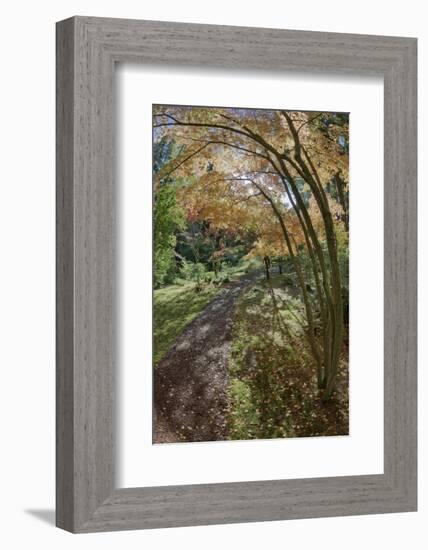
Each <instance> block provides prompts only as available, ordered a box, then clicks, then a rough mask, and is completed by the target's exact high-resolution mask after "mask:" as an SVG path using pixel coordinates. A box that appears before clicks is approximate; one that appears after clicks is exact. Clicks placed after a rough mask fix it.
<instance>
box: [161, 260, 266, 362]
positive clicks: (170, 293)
mask: <svg viewBox="0 0 428 550" xmlns="http://www.w3.org/2000/svg"><path fill="white" fill-rule="evenodd" d="M260 266H261V262H260V261H259V260H257V259H251V260H242V261H241V262H240V263H239V264H238V265H237V266H234V267H228V268H223V269H222V271H220V272H219V274H218V276H217V278H216V275H215V273H214V272H206V273H205V276H204V282H203V284H202V285H201V288H200V290H198V291H196V283H195V282H194V281H193V282H192V281H186V280H185V279H179V278H177V279H176V283H177V284H174V285H169V286H166V287H164V288H160V289H158V290H155V291H154V363H155V364H157V363H158V362H159V361H160V360H161V359H162V357H163V356H164V355H165V353H166V352H167V351H168V350H169V348H170V347H171V345H172V344H173V342H174V341H175V339H176V338H177V337H178V336H179V335H180V334H181V332H182V331H183V329H184V328H185V327H186V325H188V324H189V323H190V322H191V321H192V320H193V319H194V318H195V317H196V316H197V315H198V313H200V312H201V311H202V310H203V309H204V307H205V306H206V305H207V304H208V303H209V302H210V301H211V300H212V299H213V298H214V297H215V296H216V295H217V294H218V293H219V291H220V290H221V288H222V287H223V286H224V285H225V284H228V283H230V282H233V281H237V280H238V279H240V278H241V277H243V276H244V275H246V274H247V273H248V272H250V271H254V270H255V269H258V268H260ZM208 281H210V282H208Z"/></svg>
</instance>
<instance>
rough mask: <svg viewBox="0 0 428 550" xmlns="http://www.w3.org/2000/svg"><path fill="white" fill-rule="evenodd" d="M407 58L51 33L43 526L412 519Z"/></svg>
mask: <svg viewBox="0 0 428 550" xmlns="http://www.w3.org/2000/svg"><path fill="white" fill-rule="evenodd" d="M416 78H417V76H416V39H414V38H402V37H385V36H364V35H347V34H333V33H318V32H306V31H289V30H276V29H258V28H244V27H225V26H211V25H195V24H183V23H168V22H153V21H134V20H122V19H103V18H91V17H73V18H71V19H67V20H65V21H61V22H59V23H58V24H57V447H56V452H57V474H56V476H57V477H56V481H57V526H58V527H61V528H63V529H66V530H68V531H71V532H76V533H83V532H94V531H108V530H123V529H143V528H160V527H172V526H186V525H207V524H216V523H235V522H250V521H271V520H283V519H292V518H311V517H323V516H325V517H327V516H338V515H356V514H375V513H387V512H405V511H414V510H416V507H417V430H416V428H417V425H416V420H417V419H416V410H417V407H416V397H417V387H416V297H417V289H416V166H417V163H416V158H417V157H416V156H417V140H416V115H417V106H416V84H417V81H416Z"/></svg>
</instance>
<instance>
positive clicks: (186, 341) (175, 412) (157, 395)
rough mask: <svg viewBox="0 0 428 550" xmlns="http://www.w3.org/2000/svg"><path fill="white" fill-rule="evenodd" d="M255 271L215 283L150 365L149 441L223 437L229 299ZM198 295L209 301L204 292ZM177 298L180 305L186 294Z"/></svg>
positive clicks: (253, 278) (231, 316)
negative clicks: (151, 408)
mask: <svg viewBox="0 0 428 550" xmlns="http://www.w3.org/2000/svg"><path fill="white" fill-rule="evenodd" d="M261 276H262V275H261V274H260V272H253V273H249V274H246V275H244V276H243V277H242V278H240V279H239V280H238V281H235V282H232V283H229V284H227V285H225V286H223V287H222V288H221V290H217V289H216V291H215V294H217V295H216V296H215V297H214V298H213V299H212V300H211V302H209V303H208V304H207V305H206V307H205V308H204V309H203V310H202V312H201V313H200V314H199V315H197V316H196V317H195V318H194V319H193V320H192V321H191V322H190V323H188V324H187V326H185V328H184V330H183V332H182V333H181V334H180V336H179V337H178V338H177V339H176V340H175V342H174V344H173V345H172V347H171V348H170V349H169V351H168V352H167V353H166V354H165V355H164V356H163V358H162V359H161V360H160V361H159V362H158V363H157V365H156V366H155V368H154V375H153V378H154V380H153V390H154V403H155V406H154V414H153V442H154V443H173V442H179V441H219V440H225V439H229V437H228V429H227V427H228V419H227V414H228V405H229V396H228V381H229V380H228V368H227V365H228V357H229V354H230V349H231V344H232V327H233V320H234V313H235V305H236V302H237V300H238V298H239V296H240V295H241V293H242V292H243V290H244V289H245V288H247V287H248V286H250V285H251V284H253V283H254V282H255V281H256V280H257V279H258V278H259V277H261ZM193 293H195V290H193ZM215 294H214V295H215ZM201 299H202V300H207V301H209V296H208V297H207V296H203V297H202V298H201ZM180 303H181V304H182V309H183V310H186V300H185V299H184V300H181V301H180ZM199 305H200V304H199ZM199 305H198V306H197V307H199ZM187 313H188V310H187Z"/></svg>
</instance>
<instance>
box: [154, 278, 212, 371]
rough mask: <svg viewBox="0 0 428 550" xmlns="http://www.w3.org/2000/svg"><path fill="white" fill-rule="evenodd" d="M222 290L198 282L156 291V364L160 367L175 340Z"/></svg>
mask: <svg viewBox="0 0 428 550" xmlns="http://www.w3.org/2000/svg"><path fill="white" fill-rule="evenodd" d="M220 290H221V287H216V286H213V285H204V286H203V287H202V289H201V290H200V291H199V292H196V290H195V283H192V282H186V283H184V284H182V285H171V286H168V287H165V288H161V289H159V290H155V292H154V342H153V344H154V357H153V359H154V363H155V364H157V363H158V362H159V361H160V360H161V359H162V357H163V356H164V355H165V353H166V352H167V351H168V350H169V348H170V347H171V345H172V344H173V342H174V340H175V339H176V338H177V336H179V335H180V333H181V332H182V331H183V329H184V327H185V326H186V325H188V324H189V323H190V321H192V320H193V319H194V318H195V317H196V316H197V315H198V313H199V312H200V311H202V310H203V309H204V307H205V306H206V305H207V304H208V303H209V302H210V301H211V300H212V299H213V298H214V297H215V296H216V294H218V293H219V292H220Z"/></svg>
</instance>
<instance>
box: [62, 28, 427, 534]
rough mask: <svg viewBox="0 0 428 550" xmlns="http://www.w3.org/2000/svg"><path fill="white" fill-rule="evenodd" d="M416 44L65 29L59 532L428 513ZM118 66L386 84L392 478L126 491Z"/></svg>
mask: <svg viewBox="0 0 428 550" xmlns="http://www.w3.org/2000/svg"><path fill="white" fill-rule="evenodd" d="M416 45H417V42H416V39H414V38H398V37H386V36H363V35H351V34H331V33H320V32H302V31H290V30H276V29H258V28H243V27H228V26H212V25H195V24H182V23H167V22H154V21H134V20H121V19H103V18H91V17H73V18H70V19H67V20H65V21H61V22H59V23H58V24H57V45H56V47H57V352H56V353H57V382H56V391H57V410H56V413H57V444H56V463H57V473H56V483H57V489H56V491H57V493H56V514H57V516H56V518H57V519H56V522H57V526H58V527H61V528H63V529H66V530H69V531H72V532H79V533H83V532H93V531H107V530H120V529H142V528H157V527H173V526H184V525H204V524H216V523H234V522H250V521H267V520H284V519H291V518H311V517H320V516H340V515H351V514H374V513H385V512H405V511H414V510H416V507H417V447H416V445H417V432H416V428H417V426H416V396H417V388H416V298H417V291H416V165H417V163H416V159H417V150H416V84H417V77H416ZM117 62H137V63H141V64H147V65H149V64H163V65H174V66H195V67H199V66H204V67H205V68H206V67H216V68H219V69H236V70H242V69H245V70H247V71H263V70H269V71H271V72H272V71H275V72H278V73H281V72H283V71H299V72H335V73H339V74H357V75H359V74H360V75H381V76H382V77H383V78H384V109H385V112H384V115H385V116H384V124H385V126H384V182H385V196H384V223H385V232H384V250H385V260H384V261H385V264H384V278H385V279H384V289H385V300H384V308H385V311H384V340H385V349H384V358H385V359H384V376H385V378H384V407H385V408H384V423H385V424H384V473H383V474H376V475H357V476H349V477H331V478H315V479H296V480H273V481H252V482H245V483H218V484H210V485H183V486H174V487H173V486H167V487H150V488H144V487H141V488H129V489H117V488H116V487H115V485H114V468H115V418H114V417H115V415H114V398H115V376H114V370H115V346H114V342H115V326H114V319H115V310H114V296H115V271H116V269H115V261H114V258H115V183H114V168H113V162H114V160H113V159H114V126H113V118H114V112H113V111H114V108H113V107H114V103H113V102H114V86H113V83H114V68H115V63H117ZM362 452H364V449H362ZM141 467H142V468H144V463H143V464H142V465H141Z"/></svg>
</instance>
